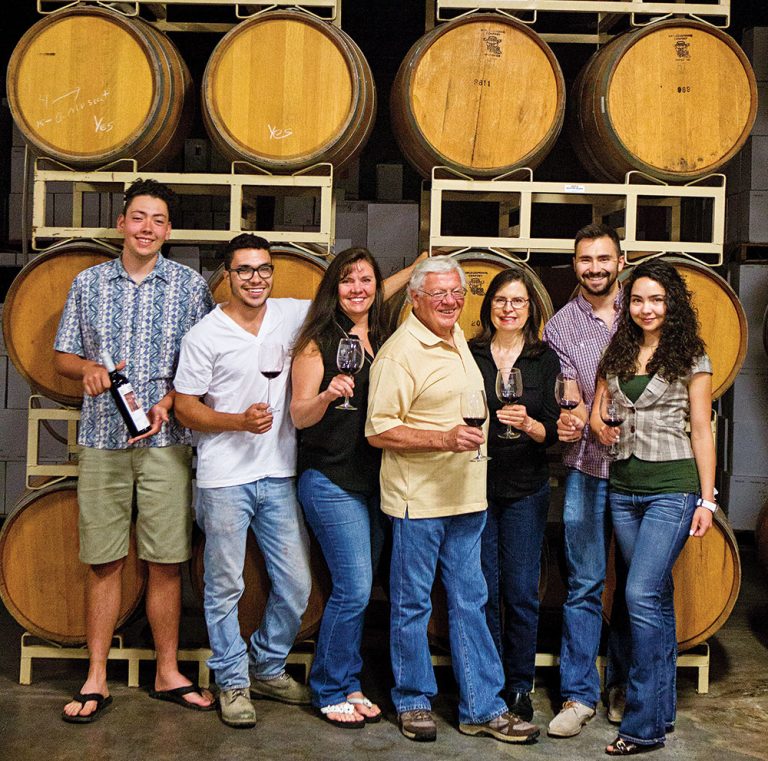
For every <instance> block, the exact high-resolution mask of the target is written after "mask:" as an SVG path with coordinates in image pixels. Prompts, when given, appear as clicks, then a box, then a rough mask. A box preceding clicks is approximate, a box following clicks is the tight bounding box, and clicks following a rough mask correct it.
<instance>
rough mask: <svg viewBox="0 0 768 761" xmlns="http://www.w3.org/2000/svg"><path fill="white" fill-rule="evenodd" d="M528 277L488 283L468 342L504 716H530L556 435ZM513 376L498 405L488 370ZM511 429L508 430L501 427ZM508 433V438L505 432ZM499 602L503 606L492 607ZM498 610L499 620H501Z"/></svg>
mask: <svg viewBox="0 0 768 761" xmlns="http://www.w3.org/2000/svg"><path fill="white" fill-rule="evenodd" d="M532 295H533V283H532V282H531V279H530V276H529V275H528V273H526V272H525V271H524V270H523V269H521V268H519V267H514V266H512V267H510V268H509V269H506V270H503V271H502V272H500V273H499V274H498V275H496V277H494V278H493V280H492V281H491V283H490V285H489V287H488V292H487V293H486V294H485V298H484V299H483V303H482V306H481V307H480V323H481V333H480V335H479V336H477V338H474V339H473V340H472V341H470V343H469V346H470V349H471V351H472V354H473V356H474V358H475V361H476V362H477V365H478V367H479V368H480V371H481V372H482V374H483V380H484V382H485V391H486V396H487V397H488V408H489V413H490V429H489V432H488V455H489V457H490V458H491V459H490V461H489V463H488V512H487V518H486V524H485V529H484V532H483V537H482V551H481V555H482V562H483V573H484V574H485V578H486V582H487V584H488V605H487V607H486V617H487V619H488V626H489V628H490V630H491V634H492V635H493V638H494V641H495V642H496V646H497V648H498V649H499V653H500V654H501V657H502V662H503V664H504V674H505V695H504V698H505V699H506V702H507V705H508V706H509V710H510V712H511V713H514V714H515V715H517V716H519V717H520V718H521V719H523V720H524V721H530V720H531V718H532V717H533V706H532V705H531V699H530V694H529V693H530V692H531V690H532V689H533V677H534V666H535V659H536V634H537V629H538V620H539V571H540V556H541V546H542V543H543V541H544V529H545V528H546V524H547V512H548V510H549V468H548V465H547V457H546V450H547V447H549V446H550V445H551V444H553V443H554V442H555V441H556V440H557V418H558V416H559V414H560V410H559V407H558V404H557V402H556V401H555V380H556V378H557V375H558V373H559V372H560V362H559V360H558V358H557V355H556V354H555V352H554V351H552V349H550V348H549V347H548V346H547V345H546V344H545V343H543V342H542V341H541V340H540V339H539V332H540V329H541V327H542V314H541V311H540V310H539V306H538V304H537V302H536V301H535V299H533V298H532ZM510 368H519V370H520V374H521V375H522V386H523V388H522V396H520V398H519V400H518V401H517V403H515V404H503V403H502V402H501V401H499V399H498V396H497V386H496V381H497V376H498V375H499V371H502V374H503V375H504V377H505V379H506V378H507V377H508V376H509V370H510ZM510 428H511V429H512V434H513V437H509V434H508V433H507V432H508V431H509V430H510ZM515 433H517V435H516V436H515V435H514V434H515ZM502 601H503V604H502ZM502 607H503V611H504V612H503V621H502V613H501V611H502Z"/></svg>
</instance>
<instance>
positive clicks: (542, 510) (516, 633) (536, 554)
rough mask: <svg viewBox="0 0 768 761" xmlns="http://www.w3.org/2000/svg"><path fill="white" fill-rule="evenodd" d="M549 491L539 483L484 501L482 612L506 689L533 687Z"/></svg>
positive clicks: (515, 690)
mask: <svg viewBox="0 0 768 761" xmlns="http://www.w3.org/2000/svg"><path fill="white" fill-rule="evenodd" d="M549 491H550V490H549V484H548V483H545V484H544V485H543V486H542V487H541V488H540V489H539V490H538V491H536V492H535V493H534V494H531V495H529V496H527V497H522V498H521V499H516V500H511V501H508V502H496V501H493V500H489V502H488V512H487V519H486V523H485V529H483V539H482V560H483V575H484V576H485V581H486V583H487V584H488V605H487V606H486V608H485V617H486V620H487V621H488V628H489V629H490V631H491V636H492V637H493V641H494V642H495V643H496V648H497V649H498V651H499V653H500V655H501V657H502V661H503V663H504V675H505V678H506V689H507V691H509V692H530V691H531V690H532V689H533V677H534V670H535V664H536V634H537V631H538V626H539V573H540V571H541V545H542V542H543V541H544V530H545V529H546V527H547V512H548V511H549ZM502 602H503V605H504V626H503V627H502V625H501V606H502Z"/></svg>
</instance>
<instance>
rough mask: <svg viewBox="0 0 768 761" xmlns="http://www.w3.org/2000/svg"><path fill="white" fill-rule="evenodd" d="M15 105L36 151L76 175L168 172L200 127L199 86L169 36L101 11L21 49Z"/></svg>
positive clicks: (16, 56) (67, 19)
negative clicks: (116, 169)
mask: <svg viewBox="0 0 768 761" xmlns="http://www.w3.org/2000/svg"><path fill="white" fill-rule="evenodd" d="M8 98H9V104H10V106H11V112H12V114H13V117H14V120H15V121H16V123H17V125H18V126H19V129H20V130H21V132H22V134H23V135H24V137H25V140H26V141H27V142H28V143H29V145H30V146H31V147H32V149H33V150H34V151H35V152H36V153H38V154H40V155H44V156H50V157H51V158H54V159H56V160H58V161H61V162H63V163H65V164H68V165H71V166H73V167H76V168H82V169H87V168H94V167H97V166H100V165H104V164H107V163H109V162H112V161H115V160H117V159H120V158H134V159H136V161H137V163H138V166H139V167H153V168H156V167H158V166H162V165H163V164H164V162H165V161H167V159H168V158H170V157H171V155H172V154H173V152H174V151H176V150H178V149H179V148H180V147H181V145H182V143H183V140H184V138H185V136H186V134H188V132H189V128H190V126H191V116H192V112H191V109H192V108H193V104H194V98H193V96H192V81H191V77H190V74H189V71H188V70H187V67H186V65H185V64H184V62H183V60H182V59H181V56H180V55H179V53H178V51H177V50H176V48H175V47H174V46H173V44H172V43H171V42H170V40H168V38H167V37H165V35H163V34H162V33H160V32H158V31H156V30H155V29H154V28H153V27H152V26H150V25H149V24H147V23H146V22H143V21H141V20H140V19H127V18H126V17H125V16H123V15H121V14H119V13H115V12H113V11H110V10H106V9H101V8H68V9H62V10H60V11H57V12H56V13H53V14H50V15H48V16H46V17H45V18H43V19H41V20H40V21H38V22H37V23H36V24H35V25H34V26H32V27H31V28H30V29H29V30H28V31H27V32H26V33H25V34H24V36H23V37H22V38H21V40H20V41H19V43H18V44H17V46H16V48H15V50H14V52H13V55H12V56H11V60H10V63H9V68H8Z"/></svg>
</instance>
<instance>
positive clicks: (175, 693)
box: [149, 684, 216, 711]
mask: <svg viewBox="0 0 768 761" xmlns="http://www.w3.org/2000/svg"><path fill="white" fill-rule="evenodd" d="M193 692H197V693H199V694H200V695H201V696H202V695H203V690H202V688H201V687H200V686H199V685H197V684H188V685H186V686H185V687H176V688H175V689H173V690H150V692H149V697H151V698H153V699H154V700H165V701H167V702H168V703H175V704H176V705H177V706H181V707H182V708H189V710H190V711H213V710H215V709H216V701H215V700H214V701H213V702H212V703H211V704H210V705H207V706H198V705H195V704H194V703H190V702H189V701H188V700H184V696H185V695H189V694H190V693H193Z"/></svg>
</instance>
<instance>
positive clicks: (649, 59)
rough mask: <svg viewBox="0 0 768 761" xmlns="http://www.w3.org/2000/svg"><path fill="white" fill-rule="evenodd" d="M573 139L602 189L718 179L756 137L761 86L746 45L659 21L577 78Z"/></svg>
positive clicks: (605, 51)
mask: <svg viewBox="0 0 768 761" xmlns="http://www.w3.org/2000/svg"><path fill="white" fill-rule="evenodd" d="M569 102H570V105H571V114H570V117H569V120H570V122H571V126H570V128H569V129H570V136H571V139H572V141H573V143H574V147H575V150H576V153H577V155H578V156H579V158H580V160H581V161H582V163H583V164H584V166H585V168H586V169H587V170H588V171H589V172H590V173H591V174H593V175H594V176H595V177H596V178H597V179H598V180H601V181H608V182H613V181H618V182H622V181H623V180H624V175H625V174H626V172H628V171H630V170H640V171H642V172H645V173H647V174H649V175H651V176H653V177H657V178H659V179H662V180H664V181H666V182H687V181H689V180H692V179H696V178H699V177H703V176H704V175H707V174H711V173H713V172H717V171H719V170H720V169H721V168H722V167H723V166H724V165H725V164H726V163H727V162H728V161H730V160H731V159H732V158H733V157H734V156H735V155H736V153H738V151H739V150H740V149H741V147H742V146H743V145H744V143H745V142H746V140H747V138H748V137H749V133H750V131H751V130H752V126H753V124H754V122H755V117H756V115H757V84H756V81H755V75H754V72H753V71H752V67H751V65H750V63H749V61H748V59H747V57H746V55H745V54H744V52H743V51H742V50H741V48H740V47H739V46H738V44H737V43H736V42H735V41H734V40H733V38H732V37H730V36H728V35H727V34H725V32H723V31H721V30H719V29H717V28H715V27H713V26H710V25H709V24H705V23H702V22H699V21H693V20H685V19H669V20H665V21H658V22H654V23H651V24H648V25H647V26H644V27H642V28H640V29H637V30H633V31H630V32H627V33H625V34H623V35H620V36H618V37H616V38H615V39H614V40H612V41H611V42H610V43H608V44H607V45H606V46H604V47H602V48H600V50H598V51H597V52H596V53H595V54H594V55H593V56H592V58H590V60H589V61H588V62H587V64H586V66H585V67H584V68H583V69H582V71H581V73H580V74H579V76H578V77H577V79H576V81H575V83H574V85H573V89H572V93H571V98H570V101H569Z"/></svg>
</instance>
